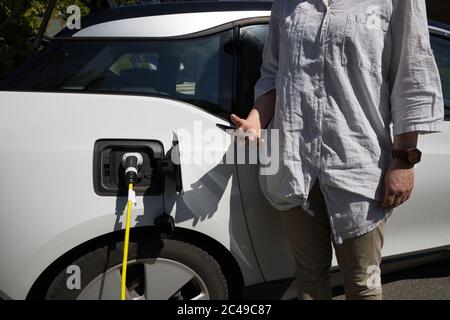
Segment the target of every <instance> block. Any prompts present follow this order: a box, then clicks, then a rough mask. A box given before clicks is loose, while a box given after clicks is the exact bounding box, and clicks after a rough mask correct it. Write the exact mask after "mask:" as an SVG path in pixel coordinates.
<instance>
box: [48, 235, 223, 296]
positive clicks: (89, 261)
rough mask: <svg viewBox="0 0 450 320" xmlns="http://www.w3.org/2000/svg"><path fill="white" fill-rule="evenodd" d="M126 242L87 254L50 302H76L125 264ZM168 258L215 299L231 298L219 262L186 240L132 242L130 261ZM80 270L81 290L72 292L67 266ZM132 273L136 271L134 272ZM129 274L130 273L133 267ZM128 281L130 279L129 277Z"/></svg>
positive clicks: (58, 281) (61, 278)
mask: <svg viewBox="0 0 450 320" xmlns="http://www.w3.org/2000/svg"><path fill="white" fill-rule="evenodd" d="M122 255H123V241H120V242H119V241H116V242H114V241H111V243H109V244H106V245H101V246H99V247H97V248H96V249H93V250H92V251H90V252H87V253H85V254H84V255H82V256H81V257H79V258H78V259H76V260H75V261H73V262H72V263H69V264H68V265H67V266H65V267H64V268H63V270H61V271H60V273H59V274H58V275H57V276H56V278H55V279H54V280H53V281H52V282H51V284H50V286H49V288H48V291H47V294H46V299H51V300H74V299H77V298H78V296H79V295H80V294H81V292H82V289H83V288H85V287H86V286H87V285H88V284H89V283H90V282H91V281H92V280H94V279H95V278H97V277H98V276H99V275H101V274H102V273H104V272H105V271H106V270H109V269H111V268H113V267H116V266H120V265H122ZM154 258H164V259H169V260H174V261H176V262H178V263H181V264H183V265H185V266H187V267H189V268H190V269H192V270H193V271H195V272H196V273H197V275H198V276H199V277H200V278H201V280H202V281H203V283H204V284H205V286H206V288H207V290H208V293H209V297H210V299H212V300H223V299H228V286H227V282H226V280H225V276H224V274H223V273H222V270H221V268H220V266H219V264H218V263H217V262H216V260H215V259H214V258H213V257H212V256H211V255H209V254H208V253H207V252H205V251H204V250H202V249H200V248H198V247H196V246H194V245H192V244H189V243H186V242H182V241H177V240H172V239H162V240H161V239H151V240H150V239H147V240H145V241H144V240H140V241H139V240H138V241H136V240H134V241H131V240H130V244H129V254H128V260H129V261H133V260H140V259H154ZM70 265H75V266H78V267H79V268H80V272H81V273H80V274H81V278H80V279H81V281H80V282H81V288H80V289H69V288H68V286H67V280H68V279H69V277H70V276H71V274H70V273H69V274H68V273H67V272H66V271H67V267H68V266H70ZM131 272H132V271H131ZM127 274H130V267H129V271H128V273H127ZM127 278H128V277H127Z"/></svg>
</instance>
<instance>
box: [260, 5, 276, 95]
mask: <svg viewBox="0 0 450 320" xmlns="http://www.w3.org/2000/svg"><path fill="white" fill-rule="evenodd" d="M278 8H279V1H278V0H275V1H274V2H273V4H272V10H271V14H270V21H269V31H268V33H267V38H266V42H265V44H264V49H263V52H262V65H261V69H260V71H261V77H260V78H259V80H258V81H257V82H256V84H255V90H254V94H255V100H256V99H257V98H258V97H259V96H262V95H264V94H266V93H267V92H269V91H270V90H272V89H275V78H276V74H277V72H278V50H279V42H280V31H279V23H280V16H279V9H278Z"/></svg>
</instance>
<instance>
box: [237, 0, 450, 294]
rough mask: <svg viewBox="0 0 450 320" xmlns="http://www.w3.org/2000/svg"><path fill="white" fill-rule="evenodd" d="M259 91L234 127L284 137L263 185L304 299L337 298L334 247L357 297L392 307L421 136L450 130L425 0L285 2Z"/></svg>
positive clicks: (275, 16) (275, 9) (275, 20)
mask: <svg viewBox="0 0 450 320" xmlns="http://www.w3.org/2000/svg"><path fill="white" fill-rule="evenodd" d="M254 90H255V104H254V107H253V108H252V110H251V111H250V113H249V115H248V117H247V118H246V119H241V118H239V117H237V116H236V115H234V114H233V115H231V120H232V121H233V122H234V123H235V124H236V125H237V127H238V128H239V129H238V130H240V131H245V132H253V134H255V136H254V138H256V139H258V138H259V137H260V132H261V128H265V127H266V126H267V128H268V129H269V130H275V129H276V130H279V136H280V140H279V144H280V147H279V150H280V155H279V156H280V159H279V161H280V169H279V170H278V172H277V173H276V174H275V175H270V176H262V175H260V185H261V189H262V191H263V193H264V195H265V196H266V198H267V199H268V200H269V202H270V203H271V205H272V206H274V207H275V208H277V209H278V210H280V214H281V219H282V221H283V225H284V227H285V231H286V234H287V238H288V241H289V243H290V247H291V249H292V252H293V254H294V258H295V262H296V277H297V285H298V297H299V299H330V298H331V286H330V267H331V260H332V245H333V246H334V248H335V252H336V256H337V260H338V263H339V266H340V270H341V272H342V274H343V279H344V289H345V294H346V297H347V299H381V298H382V289H381V280H380V268H379V266H380V262H381V249H382V247H383V239H384V231H383V230H384V225H385V223H386V221H387V218H388V216H389V215H390V214H391V213H392V210H393V208H395V207H398V206H399V205H401V204H402V203H404V202H405V201H406V200H408V198H409V197H410V196H411V192H412V190H413V184H414V164H416V163H417V162H418V161H420V155H421V153H420V151H419V150H418V149H417V141H418V136H419V134H427V133H433V132H439V131H441V130H442V127H441V125H442V120H443V115H444V106H443V96H442V89H441V83H440V79H439V73H438V69H437V66H436V62H435V59H434V56H433V52H432V50H431V47H430V41H429V34H428V26H427V15H426V6H425V0H408V1H405V0H359V1H358V0H308V1H301V0H292V1H286V0H275V1H274V2H273V6H272V11H271V18H270V23H269V32H268V36H267V40H266V43H265V46H264V50H263V64H262V66H261V77H260V79H259V80H258V82H257V83H256V85H255V89H254ZM391 124H392V132H391V127H390V126H391ZM392 135H393V139H392ZM267 143H277V142H275V141H272V142H270V141H267Z"/></svg>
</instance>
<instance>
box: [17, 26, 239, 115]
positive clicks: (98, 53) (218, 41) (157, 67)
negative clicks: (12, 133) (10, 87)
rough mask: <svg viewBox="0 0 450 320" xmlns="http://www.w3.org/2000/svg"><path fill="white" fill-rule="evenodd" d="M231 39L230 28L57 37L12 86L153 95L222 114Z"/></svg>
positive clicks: (226, 104) (227, 103) (227, 100)
mask: <svg viewBox="0 0 450 320" xmlns="http://www.w3.org/2000/svg"><path fill="white" fill-rule="evenodd" d="M232 39H233V37H232V31H231V30H230V31H225V32H222V33H220V34H214V35H210V36H207V37H201V38H194V39H185V40H183V39H171V40H170V39H164V40H163V39H162V40H56V41H54V43H53V44H52V45H51V46H49V47H48V48H44V50H42V52H41V53H40V54H39V55H38V58H37V60H39V61H38V62H36V61H35V62H34V63H33V65H34V67H33V68H32V70H29V71H28V72H25V73H24V74H25V75H24V76H23V78H22V79H21V80H20V81H19V82H18V83H17V85H16V88H15V89H18V90H28V91H63V92H67V91H69V92H91V93H123V94H144V95H156V96H163V97H169V98H174V99H178V100H182V101H185V102H189V103H191V104H194V105H197V106H199V107H201V108H203V109H205V110H207V111H209V112H212V113H214V114H218V115H220V116H224V117H226V116H227V115H228V113H229V112H230V110H231V96H232V95H231V91H232V70H233V52H232ZM30 71H31V72H30Z"/></svg>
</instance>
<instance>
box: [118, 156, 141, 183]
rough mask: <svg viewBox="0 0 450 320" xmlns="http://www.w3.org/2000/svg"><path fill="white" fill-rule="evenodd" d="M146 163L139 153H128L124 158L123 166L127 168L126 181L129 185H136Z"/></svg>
mask: <svg viewBox="0 0 450 320" xmlns="http://www.w3.org/2000/svg"><path fill="white" fill-rule="evenodd" d="M143 163H144V158H143V157H142V155H141V154H140V153H138V152H128V153H125V154H124V155H123V157H122V165H123V167H124V168H125V179H126V181H127V184H129V183H132V184H136V182H137V179H138V173H139V168H141V166H142V164H143Z"/></svg>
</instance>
